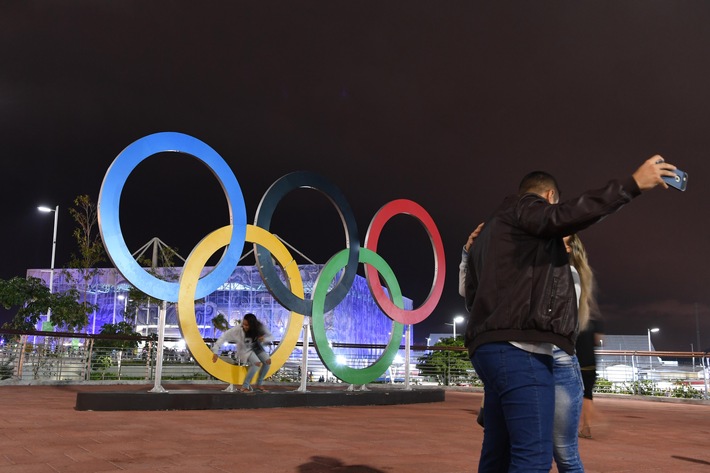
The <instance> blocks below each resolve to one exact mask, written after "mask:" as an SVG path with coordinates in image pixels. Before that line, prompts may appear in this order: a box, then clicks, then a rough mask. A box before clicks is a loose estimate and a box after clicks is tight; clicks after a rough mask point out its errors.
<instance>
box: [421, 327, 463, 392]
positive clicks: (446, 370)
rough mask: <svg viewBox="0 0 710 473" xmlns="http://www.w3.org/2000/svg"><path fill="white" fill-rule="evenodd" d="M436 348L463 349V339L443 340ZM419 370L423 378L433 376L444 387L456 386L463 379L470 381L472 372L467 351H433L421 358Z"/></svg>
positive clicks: (437, 343) (450, 338) (451, 338)
mask: <svg viewBox="0 0 710 473" xmlns="http://www.w3.org/2000/svg"><path fill="white" fill-rule="evenodd" d="M434 347H463V339H461V338H459V337H457V338H456V339H455V340H454V338H453V337H449V338H443V339H440V340H439V341H438V342H436V344H435V345H434ZM417 368H418V369H419V370H420V372H421V374H422V376H432V377H434V378H436V379H437V380H438V381H439V383H440V384H443V385H444V386H449V385H450V384H456V382H458V381H459V380H461V379H462V378H463V379H465V380H467V381H468V378H469V377H470V375H469V373H470V372H471V370H472V366H471V361H470V360H469V359H468V352H466V350H462V351H454V350H431V351H430V352H429V353H426V354H424V355H423V356H421V357H420V358H419V363H417Z"/></svg>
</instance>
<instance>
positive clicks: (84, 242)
mask: <svg viewBox="0 0 710 473" xmlns="http://www.w3.org/2000/svg"><path fill="white" fill-rule="evenodd" d="M69 213H70V214H71V216H72V218H74V221H75V222H76V223H77V228H75V229H74V232H73V235H74V239H75V240H76V244H77V247H78V248H79V254H78V255H77V254H75V253H72V254H71V259H70V260H69V268H72V269H74V270H75V271H74V272H70V271H64V275H65V277H66V278H67V280H68V281H73V282H75V283H77V285H78V286H79V290H78V292H77V294H78V295H79V296H80V299H78V300H80V301H81V304H83V306H84V308H85V312H86V314H90V313H91V312H92V311H93V310H95V309H96V306H95V304H92V303H91V302H89V300H88V292H89V287H90V285H91V281H92V280H93V279H94V278H95V277H96V275H97V274H98V273H99V271H100V270H99V269H98V268H97V267H96V266H97V265H98V264H99V263H101V262H103V261H105V260H106V251H105V250H104V245H103V242H102V241H101V236H100V235H99V232H98V229H97V227H98V212H97V206H96V203H95V202H94V201H93V200H91V198H90V197H89V196H88V195H86V194H84V195H79V196H77V197H76V198H75V199H74V207H73V208H70V209H69ZM76 274H78V276H79V280H77V279H76V278H75V275H76ZM53 310H54V309H53ZM87 323H88V318H87Z"/></svg>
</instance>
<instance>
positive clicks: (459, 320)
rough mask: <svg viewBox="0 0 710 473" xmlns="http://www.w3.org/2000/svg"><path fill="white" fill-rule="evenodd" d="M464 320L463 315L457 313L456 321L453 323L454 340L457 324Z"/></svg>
mask: <svg viewBox="0 0 710 473" xmlns="http://www.w3.org/2000/svg"><path fill="white" fill-rule="evenodd" d="M461 322H463V317H462V316H460V315H457V316H456V317H454V323H453V324H451V325H453V326H454V340H456V324H458V323H461Z"/></svg>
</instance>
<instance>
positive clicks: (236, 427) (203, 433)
mask: <svg viewBox="0 0 710 473" xmlns="http://www.w3.org/2000/svg"><path fill="white" fill-rule="evenodd" d="M165 387H166V388H167V389H169V390H177V389H188V388H189V389H195V386H194V385H191V386H179V385H165ZM222 387H223V386H220V385H205V386H204V387H202V386H201V387H200V389H203V388H204V389H221V388H222ZM150 388H152V385H122V386H105V385H101V386H99V385H61V386H46V385H44V386H1V387H0V405H1V406H2V416H1V417H0V473H15V472H18V473H20V472H21V473H39V472H42V473H44V472H67V473H82V472H118V471H127V472H170V473H181V472H185V473H193V472H246V473H262V472H263V473H270V472H295V473H326V472H346V473H378V472H387V473H388V472H403V473H405V472H406V473H417V472H422V473H459V472H474V471H476V467H477V461H478V456H479V452H480V445H481V439H482V436H483V431H482V429H481V428H480V427H479V426H478V425H477V424H476V423H475V418H476V414H477V412H478V406H479V405H480V401H481V396H482V394H481V393H480V392H473V391H461V390H459V391H447V393H446V401H445V402H439V403H426V404H409V405H397V406H368V407H320V408H275V409H257V410H254V409H250V410H212V411H198V410H193V411H147V412H146V411H142V412H138V411H123V412H93V411H77V410H75V404H76V395H77V392H79V391H86V390H97V391H100V390H106V391H108V390H114V391H115V390H148V389H150ZM273 389H293V388H292V387H288V388H287V387H283V386H280V387H273ZM156 395H160V394H156ZM234 395H235V396H244V395H245V394H237V393H235V394H234ZM254 395H259V396H268V395H269V394H254ZM595 403H596V405H597V409H598V411H599V423H598V425H596V426H595V427H594V428H593V434H594V438H593V439H590V440H587V439H580V444H581V445H580V450H581V454H582V459H583V461H584V463H585V467H586V471H587V472H591V473H595V472H606V473H618V472H710V404H707V403H698V402H695V403H689V402H659V401H649V400H645V399H636V398H629V397H599V398H598V399H597V400H596V401H595ZM552 471H553V472H556V471H557V470H556V469H555V468H554V467H553V470H552Z"/></svg>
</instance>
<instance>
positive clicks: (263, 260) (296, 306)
mask: <svg viewBox="0 0 710 473" xmlns="http://www.w3.org/2000/svg"><path fill="white" fill-rule="evenodd" d="M303 187H305V188H311V189H315V190H317V191H319V192H321V193H322V194H325V196H326V197H328V199H329V200H330V201H331V202H332V203H333V204H334V205H335V207H336V209H337V210H338V213H339V214H340V218H341V220H342V221H343V225H344V227H345V231H346V233H347V241H346V247H347V248H348V262H347V264H346V265H345V271H344V273H343V276H342V277H341V278H340V281H339V282H338V284H336V285H335V287H333V288H332V289H331V290H330V292H329V293H328V294H327V295H326V297H325V303H324V309H323V310H324V311H325V312H328V311H330V310H332V309H333V308H335V306H337V305H338V304H340V302H341V301H342V300H343V299H344V298H345V296H347V295H348V291H350V288H351V287H352V285H353V281H354V280H355V276H356V274H357V267H358V255H359V253H360V237H359V235H358V233H357V222H356V221H355V216H354V215H353V212H352V210H351V209H350V204H348V201H347V200H346V199H345V196H344V195H343V193H342V192H341V191H340V189H338V187H337V186H336V185H335V184H333V183H332V182H330V181H329V180H327V179H326V178H324V177H323V176H321V175H319V174H316V173H313V172H309V171H298V172H292V173H290V174H286V175H285V176H282V177H281V178H279V179H278V180H277V181H276V182H274V183H273V184H272V185H271V187H269V189H268V190H267V191H266V193H265V194H264V196H263V197H262V198H261V202H260V203H259V207H258V208H257V209H256V217H255V225H256V226H257V227H261V228H263V229H264V230H267V231H270V230H269V227H270V226H271V218H272V217H273V215H274V210H276V205H277V204H278V203H279V201H280V200H281V199H282V198H283V197H284V196H285V195H286V194H288V193H289V192H291V191H292V190H295V189H298V188H303ZM254 253H255V254H256V263H257V267H258V268H259V274H261V278H262V279H263V280H264V284H266V287H267V288H268V289H269V291H271V294H273V296H274V298H275V299H276V300H277V301H279V303H280V304H281V305H282V306H284V307H285V308H286V309H288V310H290V311H292V312H296V313H298V314H302V315H306V316H310V315H311V313H312V312H313V301H312V300H310V299H301V298H300V297H297V296H295V295H294V294H293V293H292V292H291V290H290V289H289V288H287V287H286V286H284V284H283V283H282V282H281V279H279V275H278V273H277V272H276V267H275V265H274V263H273V260H272V258H271V253H270V252H269V250H267V249H266V248H264V247H263V246H260V245H257V244H254Z"/></svg>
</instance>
